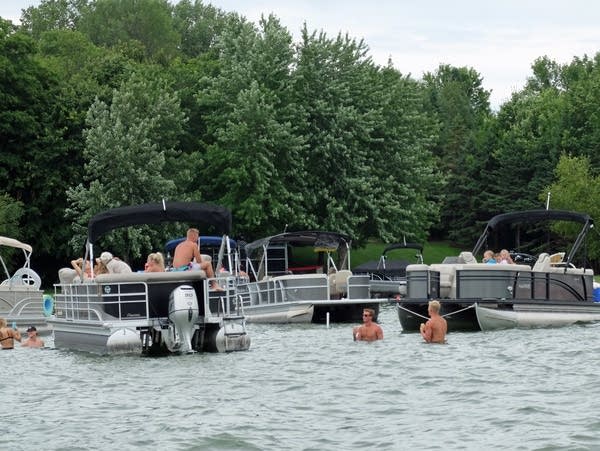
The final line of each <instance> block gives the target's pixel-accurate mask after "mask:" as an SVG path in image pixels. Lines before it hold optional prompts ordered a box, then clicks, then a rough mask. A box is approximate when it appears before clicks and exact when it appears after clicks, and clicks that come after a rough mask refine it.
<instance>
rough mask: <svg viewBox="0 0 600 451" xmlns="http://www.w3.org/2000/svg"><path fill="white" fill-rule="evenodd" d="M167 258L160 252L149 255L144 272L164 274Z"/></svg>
mask: <svg viewBox="0 0 600 451" xmlns="http://www.w3.org/2000/svg"><path fill="white" fill-rule="evenodd" d="M164 270H165V258H164V257H163V255H162V254H161V253H160V252H153V253H151V254H149V255H148V258H147V259H146V265H145V267H144V272H164Z"/></svg>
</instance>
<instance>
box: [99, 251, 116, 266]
mask: <svg viewBox="0 0 600 451" xmlns="http://www.w3.org/2000/svg"><path fill="white" fill-rule="evenodd" d="M112 259H113V256H112V254H111V253H110V252H102V253H101V254H100V261H101V262H102V263H104V264H105V265H106V264H107V263H108V262H109V261H111V260H112Z"/></svg>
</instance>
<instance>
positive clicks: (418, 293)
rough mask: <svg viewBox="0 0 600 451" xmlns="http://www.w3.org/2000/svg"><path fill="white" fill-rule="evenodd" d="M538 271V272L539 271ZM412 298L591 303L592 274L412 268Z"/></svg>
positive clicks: (499, 267) (507, 267) (502, 267)
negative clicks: (587, 301)
mask: <svg viewBox="0 0 600 451" xmlns="http://www.w3.org/2000/svg"><path fill="white" fill-rule="evenodd" d="M536 269H537V270H536ZM407 284H408V285H407V294H408V297H409V298H429V299H434V298H438V296H439V298H440V299H477V298H486V299H504V300H507V299H534V300H573V301H577V300H581V301H584V300H590V299H592V298H593V272H592V271H591V270H585V269H581V268H557V267H548V268H546V270H545V271H540V270H539V266H538V268H534V269H531V268H530V267H529V266H528V265H516V264H496V265H488V264H485V263H477V264H433V265H430V266H427V265H409V267H408V268H407Z"/></svg>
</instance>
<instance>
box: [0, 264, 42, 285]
mask: <svg viewBox="0 0 600 451" xmlns="http://www.w3.org/2000/svg"><path fill="white" fill-rule="evenodd" d="M6 285H9V286H10V285H13V286H17V287H23V288H33V289H34V290H39V289H40V287H41V286H42V279H41V278H40V276H39V275H38V274H37V273H36V272H35V271H34V270H33V269H31V268H19V269H17V270H16V271H15V273H14V274H13V275H12V276H11V277H10V279H6V280H4V281H3V282H2V286H6Z"/></svg>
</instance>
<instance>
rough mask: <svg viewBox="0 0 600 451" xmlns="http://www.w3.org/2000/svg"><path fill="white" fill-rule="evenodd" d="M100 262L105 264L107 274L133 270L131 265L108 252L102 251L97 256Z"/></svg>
mask: <svg viewBox="0 0 600 451" xmlns="http://www.w3.org/2000/svg"><path fill="white" fill-rule="evenodd" d="M99 260H100V262H101V263H103V264H104V266H106V269H108V272H109V274H124V273H130V272H133V271H132V270H131V267H130V266H129V265H128V264H127V263H125V262H124V261H123V260H121V259H120V258H118V257H113V254H111V253H110V252H102V253H101V254H100V258H99Z"/></svg>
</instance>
